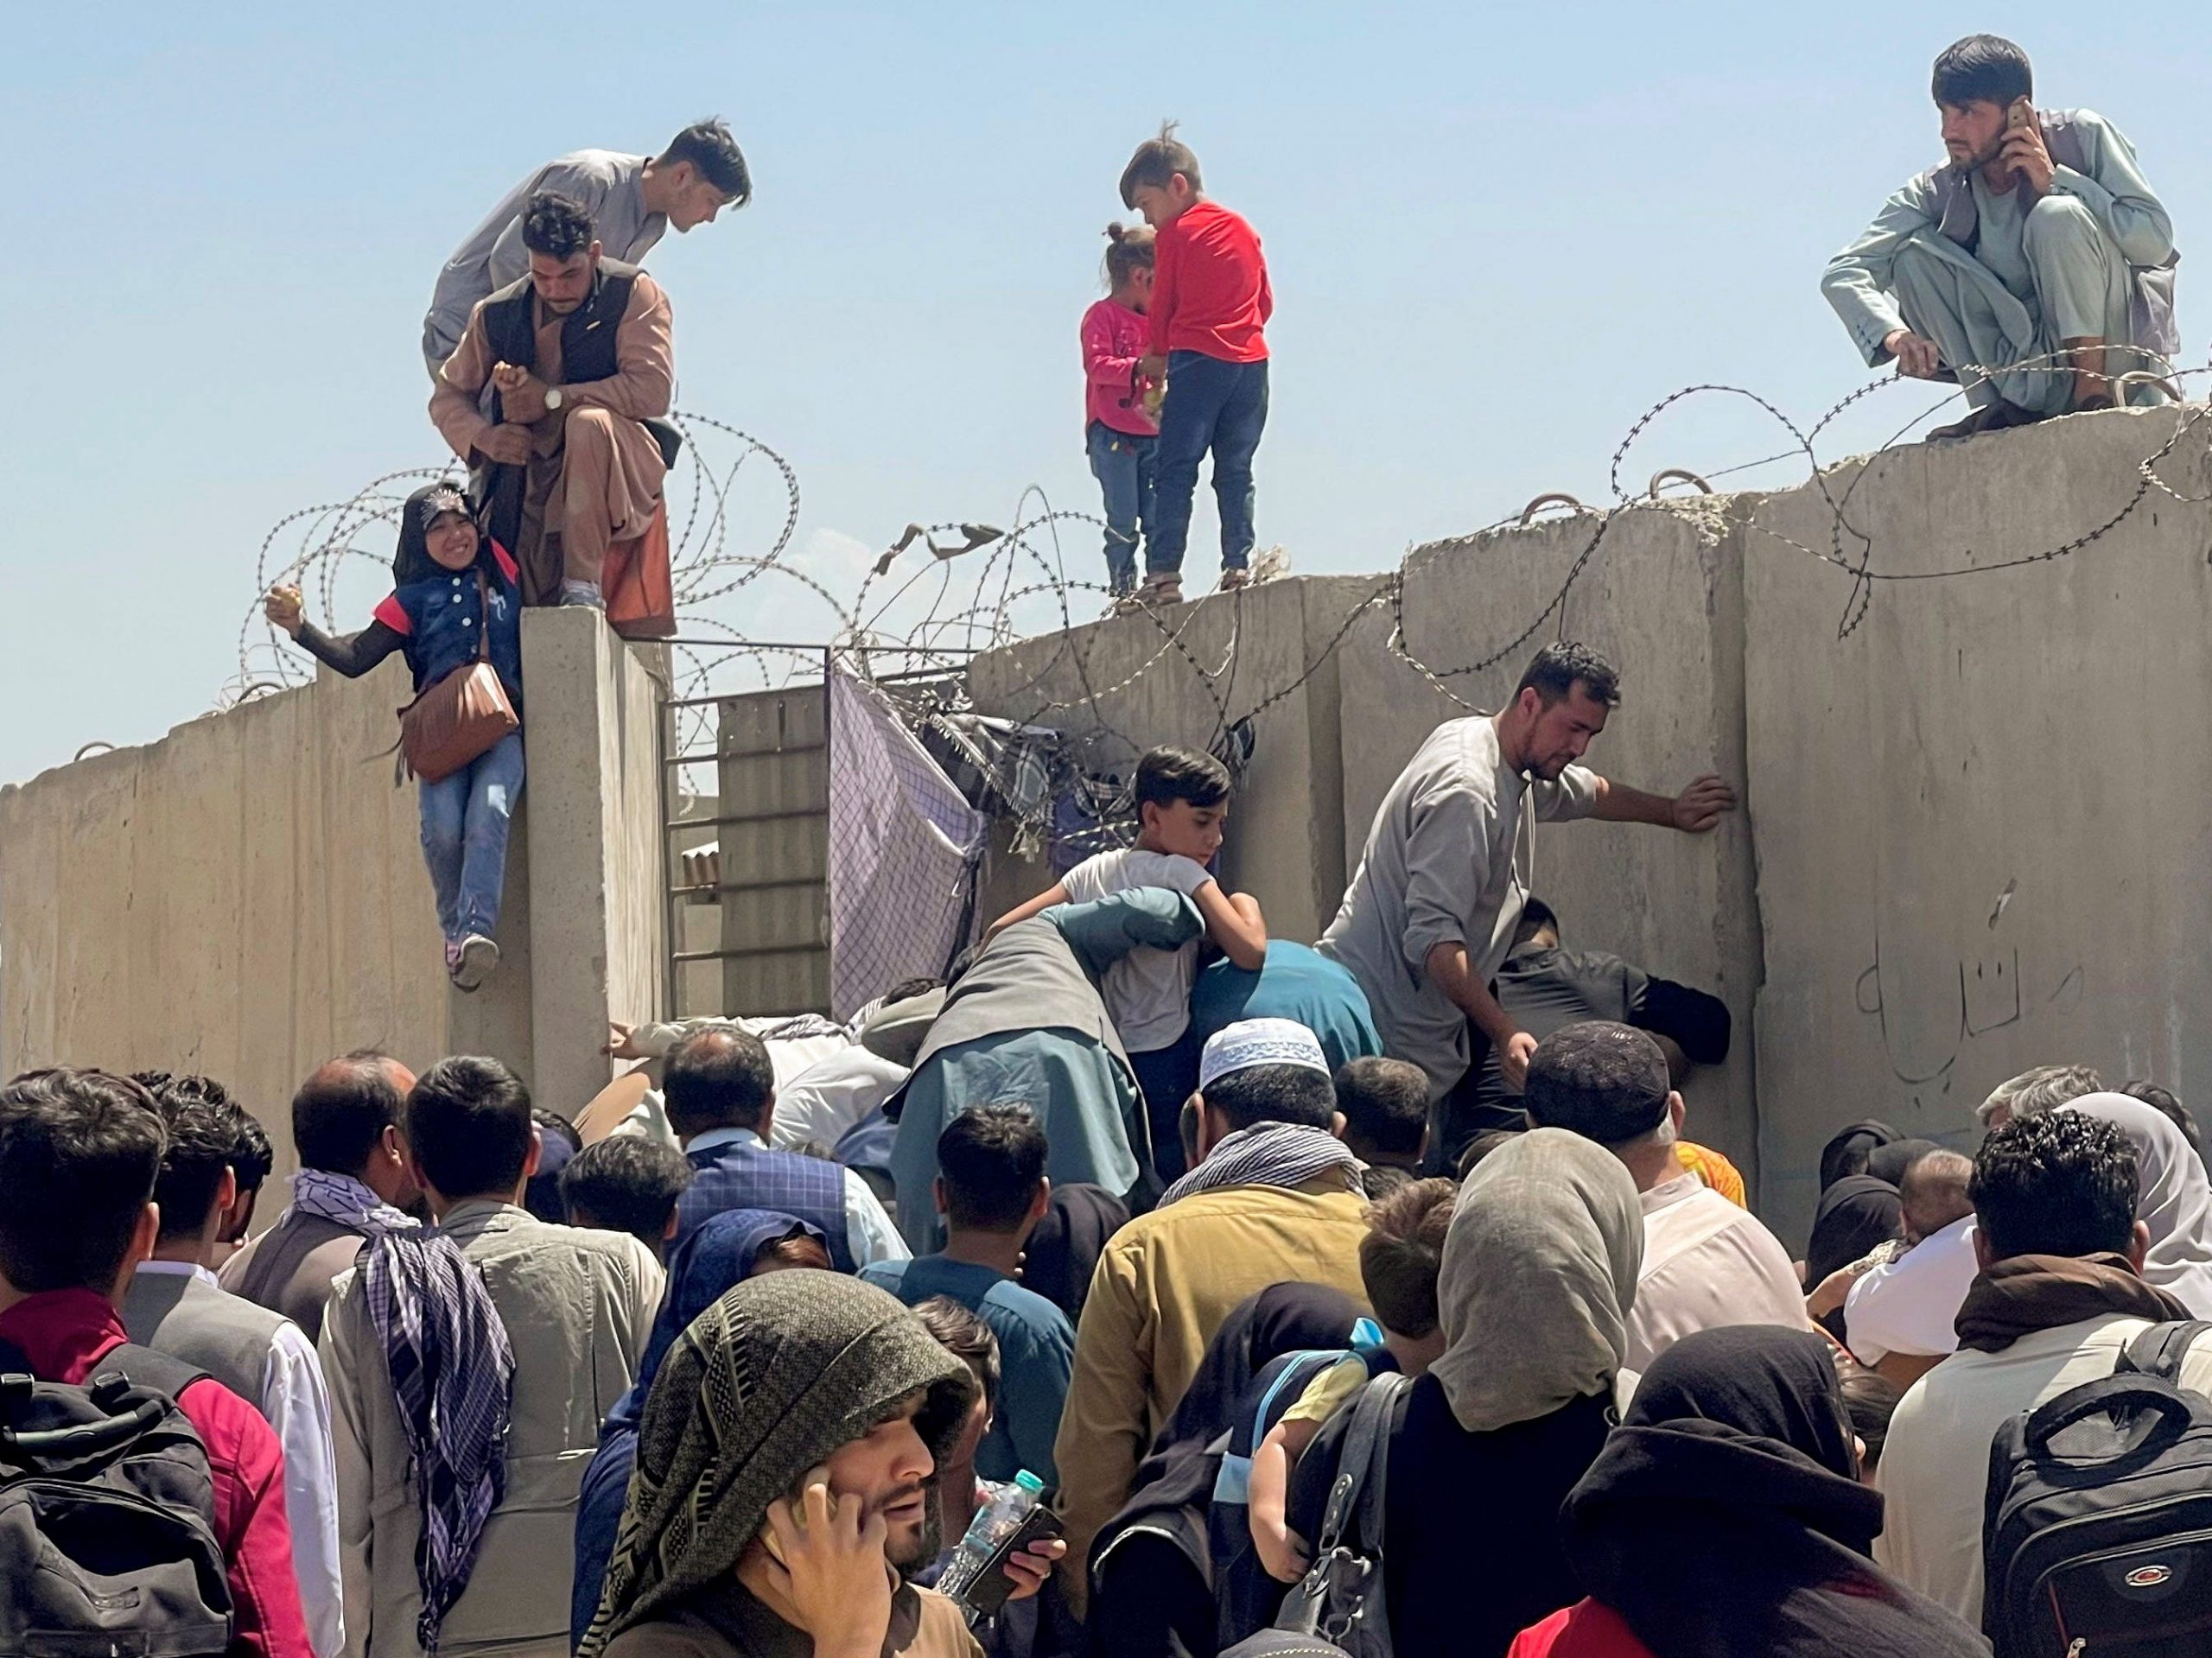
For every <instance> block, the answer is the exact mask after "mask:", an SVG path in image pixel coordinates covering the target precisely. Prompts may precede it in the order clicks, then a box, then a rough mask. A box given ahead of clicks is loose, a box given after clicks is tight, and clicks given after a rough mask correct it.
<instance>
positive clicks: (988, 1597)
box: [960, 1504, 1066, 1617]
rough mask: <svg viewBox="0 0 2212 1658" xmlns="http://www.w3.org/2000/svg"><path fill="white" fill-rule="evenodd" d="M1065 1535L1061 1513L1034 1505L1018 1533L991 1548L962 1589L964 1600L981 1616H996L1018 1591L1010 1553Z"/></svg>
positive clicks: (961, 1598)
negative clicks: (1010, 1571)
mask: <svg viewBox="0 0 2212 1658" xmlns="http://www.w3.org/2000/svg"><path fill="white" fill-rule="evenodd" d="M1065 1535H1066V1528H1065V1527H1064V1526H1062V1525H1061V1524H1060V1517H1059V1515H1056V1514H1054V1513H1053V1512H1052V1510H1051V1509H1047V1508H1046V1507H1044V1506H1043V1505H1041V1504H1040V1505H1039V1506H1038V1507H1036V1508H1034V1509H1031V1510H1030V1511H1029V1513H1028V1515H1027V1518H1025V1519H1024V1520H1023V1521H1022V1522H1021V1524H1020V1526H1018V1527H1016V1528H1014V1534H1013V1535H1012V1536H1010V1537H1008V1538H1007V1540H1005V1541H1004V1542H1002V1543H1001V1544H1000V1545H999V1546H998V1547H996V1548H995V1549H993V1550H992V1551H991V1558H990V1559H989V1560H986V1561H985V1562H984V1563H983V1569H982V1571H981V1572H977V1573H976V1581H975V1582H973V1583H971V1584H969V1585H968V1587H967V1589H966V1590H965V1591H963V1593H962V1595H961V1597H960V1601H961V1604H963V1606H965V1607H966V1608H967V1609H968V1610H969V1612H971V1613H972V1614H974V1615H975V1616H976V1617H995V1616H996V1615H997V1612H998V1610H999V1608H1001V1606H1003V1605H1005V1604H1006V1598H1007V1596H1008V1595H1010V1594H1012V1593H1013V1592H1014V1579H1012V1578H1011V1577H1009V1576H1007V1569H1006V1563H1007V1557H1008V1556H1009V1555H1014V1554H1019V1553H1021V1551H1022V1550H1023V1549H1025V1548H1027V1547H1029V1546H1030V1545H1031V1544H1032V1543H1042V1542H1046V1541H1049V1540H1051V1539H1052V1538H1055V1537H1061V1536H1065Z"/></svg>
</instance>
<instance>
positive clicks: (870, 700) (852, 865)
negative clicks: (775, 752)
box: [829, 670, 987, 1020]
mask: <svg viewBox="0 0 2212 1658" xmlns="http://www.w3.org/2000/svg"><path fill="white" fill-rule="evenodd" d="M986 828H987V820H986V819H985V818H984V816H983V815H982V813H981V812H979V811H977V810H976V809H975V808H974V807H972V806H970V805H969V804H968V802H967V801H966V800H965V799H963V797H962V796H961V793H960V791H959V790H957V788H955V787H954V786H953V785H952V781H951V779H950V778H947V777H946V776H945V774H944V768H943V767H942V766H940V765H938V763H937V762H936V761H935V760H933V759H931V758H930V756H929V754H928V753H926V752H925V750H924V749H923V747H922V746H921V744H920V742H919V741H918V740H916V739H915V737H914V734H912V732H910V731H908V730H907V729H906V726H905V725H904V724H902V723H901V722H900V721H899V716H898V715H896V714H895V713H893V711H892V708H891V707H890V705H889V704H888V703H887V702H886V701H885V700H884V698H883V697H882V696H881V695H880V693H878V692H877V691H876V690H875V689H874V688H873V687H871V686H868V685H866V684H863V683H861V681H860V680H858V679H856V678H855V677H853V676H852V675H850V674H849V673H846V672H844V671H843V670H839V671H837V672H836V673H834V674H832V675H831V676H830V680H829V1001H830V1007H831V1010H832V1012H834V1013H836V1017H837V1018H839V1019H840V1020H849V1019H850V1018H851V1017H852V1016H853V1015H854V1014H855V1013H857V1012H858V1011H859V1010H860V1009H861V1007H863V1006H865V1005H866V1004H867V1003H868V1002H870V1001H874V999H875V998H876V997H878V996H880V995H881V994H883V993H884V991H885V990H887V988H890V987H891V986H893V985H894V984H897V983H899V981H902V980H906V979H914V978H923V977H932V976H938V975H943V974H944V970H945V969H946V967H947V965H948V964H949V963H950V962H951V960H952V958H953V957H954V956H956V955H957V953H958V952H959V951H960V950H963V949H964V948H966V946H967V945H968V943H969V937H970V935H971V934H972V933H973V931H974V930H975V919H976V918H975V913H974V912H975V903H974V888H975V880H976V871H977V869H978V867H979V866H980V864H981V861H982V854H983V844H984V839H985V830H986Z"/></svg>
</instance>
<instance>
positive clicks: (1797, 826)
mask: <svg viewBox="0 0 2212 1658" xmlns="http://www.w3.org/2000/svg"><path fill="white" fill-rule="evenodd" d="M2173 421H2174V416H2172V415H2171V414H2160V413H2157V412H2153V411H2145V412H2141V413H2132V412H2120V413H2113V414H2106V415H2098V416H2091V417H2088V418H2082V419H2073V420H2067V421H2061V422H2052V423H2050V424H2048V425H2045V426H2041V427H2037V428H2033V429H2028V430H2025V431H2018V432H2008V433H2005V434H2003V435H1998V436H1993V437H1989V438H1984V439H1977V440H1976V441H1974V442H1972V443H1969V444H1966V445H1963V446H1960V447H1956V448H1930V447H1928V446H1925V445H1922V446H1918V447H1916V448H1910V449H1904V450H1901V451H1897V452H1895V453H1892V454H1886V455H1884V456H1881V457H1878V459H1877V460H1875V461H1873V462H1872V464H1871V467H1867V468H1864V469H1863V470H1864V471H1865V476H1864V477H1863V479H1862V478H1861V477H1860V473H1861V471H1862V468H1861V467H1858V466H1855V465H1854V466H1852V467H1844V468H1840V469H1838V471H1837V473H1834V474H1831V487H1832V489H1834V491H1835V492H1837V493H1838V494H1839V495H1840V494H1841V493H1842V492H1844V491H1845V490H1846V489H1847V488H1849V487H1850V486H1852V485H1853V484H1854V483H1856V484H1857V488H1856V492H1855V493H1853V495H1852V497H1851V499H1850V502H1849V505H1848V506H1847V511H1848V514H1849V517H1850V518H1851V521H1852V522H1853V524H1854V525H1855V526H1856V527H1857V528H1858V529H1859V530H1860V531H1861V532H1862V533H1864V534H1866V535H1867V536H1869V537H1872V538H1873V543H1874V548H1875V556H1876V568H1877V569H1883V570H1889V571H1895V572H1897V573H1899V574H1922V573H1929V572H1934V571H1938V570H1955V569H1970V568H1977V567H1982V566H1986V565H1988V564H1991V563H1993V562H1999V561H2001V560H2005V559H2011V558H2019V557H2022V556H2031V555H2034V554H2037V553H2039V552H2043V551H2044V550H2046V549H2050V548H2052V547H2053V546H2054V545H2056V544H2058V543H2063V542H2064V541H2066V540H2068V539H2069V538H2070V537H2075V536H2077V535H2080V534H2082V533H2083V532H2085V531H2087V530H2090V529H2092V528H2094V526H2095V525H2097V524H2101V523H2102V522H2104V521H2105V520H2106V519H2107V518H2110V517H2112V516H2113V514H2114V513H2116V512H2117V511H2120V508H2121V507H2122V506H2123V505H2126V501H2127V500H2128V499H2129V497H2130V496H2131V495H2132V494H2133V492H2134V491H2135V489H2136V486H2137V485H2138V483H2139V473H2138V472H2137V465H2138V463H2139V462H2140V461H2142V460H2143V459H2144V458H2145V456H2147V455H2148V454H2151V453H2152V451H2153V450H2154V449H2156V448H2158V446H2159V445H2160V444H2161V443H2162V442H2163V441H2164V440H2165V439H2166V438H2167V437H2168V436H2170V435H2171V434H2172V432H2173V430H2174V425H2173ZM2160 471H2161V473H2162V475H2163V476H2164V477H2165V478H2166V479H2167V480H2168V481H2169V482H2171V483H2172V484H2173V485H2174V486H2176V488H2177V489H2178V490H2179V491H2180V492H2182V493H2184V494H2195V495H2202V494H2204V493H2205V492H2206V486H2207V481H2208V480H2207V478H2206V475H2205V468H2204V462H2203V444H2202V440H2201V438H2200V439H2197V440H2196V441H2194V442H2190V443H2185V444H2184V445H2183V453H2182V454H2177V457H2176V458H2174V459H2172V460H2170V461H2168V462H2166V463H2165V464H2164V466H2163V467H2161V468H2160ZM1745 517H1746V518H1747V520H1748V523H1749V525H1750V526H1751V527H1750V529H1749V530H1747V531H1746V533H1745V537H1744V546H1745V570H1746V581H1745V587H1746V595H1747V628H1746V633H1747V640H1748V649H1747V651H1746V668H1745V672H1746V679H1747V686H1748V703H1749V708H1750V721H1749V759H1750V765H1751V778H1752V799H1751V809H1752V810H1751V816H1752V820H1753V823H1754V826H1755V829H1756V832H1757V839H1758V856H1759V871H1758V891H1759V899H1760V909H1761V912H1762V914H1763V916H1764V924H1765V941H1766V956H1767V977H1766V986H1765V988H1764V992H1763V993H1762V994H1761V996H1760V998H1759V1004H1758V1068H1759V1086H1760V1095H1761V1102H1762V1106H1763V1109H1764V1119H1765V1140H1766V1152H1767V1159H1766V1170H1765V1173H1766V1181H1765V1185H1766V1191H1767V1194H1768V1198H1769V1202H1770V1204H1771V1205H1773V1206H1774V1207H1775V1208H1776V1209H1777V1211H1778V1213H1779V1214H1780V1215H1781V1216H1782V1217H1785V1218H1793V1217H1798V1216H1801V1215H1804V1214H1807V1213H1809V1210H1810V1204H1811V1199H1812V1196H1813V1190H1812V1189H1813V1186H1814V1185H1815V1177H1816V1172H1817V1160H1818V1156H1819V1151H1820V1146H1821V1141H1822V1140H1824V1139H1825V1138H1826V1137H1827V1134H1828V1133H1829V1132H1831V1131H1832V1130H1833V1129H1834V1128H1835V1127H1837V1126H1840V1124H1842V1123H1844V1122H1847V1121H1851V1120H1852V1119H1853V1118H1858V1117H1879V1118H1884V1119H1885V1120H1887V1121H1891V1122H1892V1123H1894V1124H1896V1125H1897V1127H1898V1128H1901V1129H1904V1130H1905V1131H1906V1132H1908V1133H1918V1134H1929V1135H1932V1136H1935V1137H1938V1138H1949V1139H1958V1140H1963V1141H1964V1142H1965V1143H1966V1145H1967V1148H1968V1149H1971V1148H1972V1147H1973V1145H1974V1144H1975V1143H1977V1142H1978V1140H1979V1132H1978V1130H1975V1129H1974V1128H1973V1109H1974V1106H1975V1105H1976V1104H1978V1103H1979V1102H1980V1100H1981V1099H1982V1097H1983V1096H1984V1095H1985V1094H1986V1092H1987V1091H1988V1089H1990V1088H1991V1087H1992V1086H1993V1085H1994V1084H1996V1083H1999V1082H2001V1081H2003V1080H2004V1079H2005V1078H2006V1077H2010V1076H2012V1075H2014V1074H2016V1073H2018V1072H2019V1071H2021V1070H2025V1069H2027V1068H2028V1067H2030V1066H2031V1065H2036V1064H2048V1063H2056V1062H2061V1061H2082V1062H2086V1063H2088V1064H2094V1065H2095V1066H2097V1067H2098V1068H2099V1069H2100V1070H2101V1071H2102V1072H2103V1074H2104V1076H2105V1077H2106V1078H2107V1080H2108V1081H2110V1082H2113V1083H2119V1082H2121V1081H2124V1080H2126V1079H2128V1078H2130V1077H2149V1078H2151V1079H2152V1080H2155V1081H2157V1082H2159V1083H2163V1084H2164V1085H2165V1086H2167V1087H2169V1088H2171V1089H2174V1090H2175V1091H2176V1092H2177V1093H2178V1094H2179V1095H2180V1096H2182V1098H2183V1100H2185V1101H2189V1102H2192V1103H2193V1104H2198V1105H2201V1104H2202V1102H2203V1100H2204V1096H2205V1090H2206V1088H2207V1086H2208V1084H2212V966H2208V963H2207V957H2206V954H2205V950H2204V946H2203V941H2204V939H2205V938H2206V937H2207V936H2208V929H2212V882H2207V881H2206V880H2204V879H2202V871H2203V870H2204V868H2205V867H2206V865H2207V853H2208V847H2207V838H2208V836H2207V829H2206V823H2207V818H2206V813H2205V802H2206V800H2207V799H2208V798H2212V738H2208V736H2207V734H2206V727H2205V722H2204V721H2203V719H2202V716H2201V713H2200V710H2202V708H2205V707H2206V706H2207V705H2208V703H2212V653H2208V652H2207V651H2206V650H2205V648H2204V632H2205V617H2206V614H2207V612H2208V603H2209V602H2212V572H2208V569H2207V567H2206V556H2207V553H2208V549H2212V511H2208V509H2207V508H2206V507H2205V506H2203V505H2180V504H2178V503H2177V502H2176V501H2175V500H2173V499H2171V497H2169V496H2166V495H2164V494H2163V493H2158V492H2153V493H2152V494H2150V495H2149V496H2147V497H2146V498H2145V501H2144V503H2143V505H2141V507H2140V508H2139V510H2137V511H2135V512H2133V514H2132V515H2131V516H2130V517H2129V518H2127V519H2126V522H2125V523H2123V524H2121V525H2120V527H2119V528H2118V529H2117V530H2113V532H2112V533H2111V534H2110V535H2108V536H2107V537H2104V538H2103V539H2101V540H2100V541H2099V542H2097V543H2095V544H2094V545H2093V546H2091V547H2089V548H2088V549H2084V550H2082V551H2080V552H2077V553H2075V554H2073V555H2071V556H2067V557H2064V558H2062V559H2059V560H2056V561H2055V562H2035V563H2031V564H2030V565H2028V566H2027V567H2026V568H2024V569H2014V570H2010V571H2005V572H1999V573H1996V574H1989V575H1973V576H1964V577H1959V578H1955V579H1947V580H1936V581H1881V582H1878V583H1876V584H1875V590H1874V592H1873V594H1872V606H1871V608H1869V609H1868V611H1867V613H1866V619H1865V621H1864V622H1863V623H1862V625H1861V626H1859V628H1858V630H1857V631H1856V632H1853V634H1852V636H1851V637H1850V638H1847V639H1843V640H1841V641H1839V640H1838V638H1837V637H1836V634H1837V628H1838V624H1839V622H1840V620H1841V619H1843V617H1844V616H1845V614H1846V612H1847V605H1848V604H1849V603H1850V601H1851V594H1852V582H1851V578H1850V576H1849V575H1847V574H1846V573H1845V572H1844V571H1842V570H1840V569H1836V568H1835V567H1834V566H1833V565H1830V564H1827V563H1824V562H1821V561H1820V560H1818V559H1816V558H1815V557H1812V556H1808V555H1807V554H1806V553H1805V552H1803V551H1802V550H1800V549H1796V548H1793V547H1791V546H1789V545H1788V544H1787V543H1784V542H1782V541H1779V540H1777V539H1775V538H1774V537H1775V535H1781V536H1786V537H1791V538H1794V539H1795V540H1796V541H1797V542H1799V543H1804V544H1805V545H1808V546H1810V547H1812V548H1814V549H1816V550H1819V551H1821V552H1825V551H1827V549H1828V547H1829V524H1830V517H1829V514H1828V512H1827V508H1826V506H1825V505H1824V504H1823V503H1822V502H1821V500H1820V499H1819V497H1818V496H1817V495H1816V494H1815V493H1813V492H1810V491H1809V490H1800V491H1795V492H1791V493H1789V494H1788V495H1780V496H1774V497H1770V498H1766V499H1763V500H1761V501H1759V502H1758V503H1756V504H1753V505H1751V507H1750V509H1749V510H1748V511H1746V512H1745ZM1769 532H1773V533H1771V534H1770V533H1769ZM1852 550H1854V551H1855V550H1856V549H1855V548H1853V549H1852ZM2008 894H2009V896H2008Z"/></svg>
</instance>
